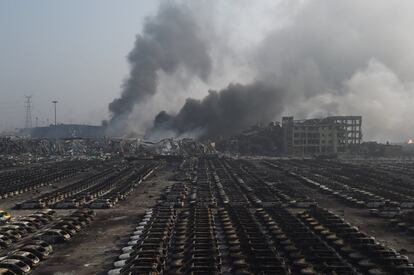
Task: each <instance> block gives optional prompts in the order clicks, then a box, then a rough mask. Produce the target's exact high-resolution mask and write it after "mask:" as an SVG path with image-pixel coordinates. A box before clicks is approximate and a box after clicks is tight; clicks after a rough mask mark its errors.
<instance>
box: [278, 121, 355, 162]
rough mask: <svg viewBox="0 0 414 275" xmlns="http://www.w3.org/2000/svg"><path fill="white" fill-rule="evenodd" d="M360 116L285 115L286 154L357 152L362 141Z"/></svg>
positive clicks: (284, 140) (284, 148)
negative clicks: (295, 117) (298, 118)
mask: <svg viewBox="0 0 414 275" xmlns="http://www.w3.org/2000/svg"><path fill="white" fill-rule="evenodd" d="M361 126H362V117H361V116H331V117H326V118H316V119H306V120H294V118H293V116H289V117H283V119H282V131H283V151H284V154H286V155H330V154H332V155H334V154H338V153H350V152H356V151H357V150H358V148H359V145H360V144H361V142H362V132H361Z"/></svg>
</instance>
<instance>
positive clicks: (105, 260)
mask: <svg viewBox="0 0 414 275" xmlns="http://www.w3.org/2000/svg"><path fill="white" fill-rule="evenodd" d="M172 175H173V174H172V171H171V170H169V169H162V170H159V171H157V172H156V173H155V174H154V175H153V176H151V177H150V178H149V179H147V180H146V181H144V182H143V183H141V185H140V186H139V187H137V188H136V189H135V190H134V191H133V193H131V194H130V195H129V196H128V198H127V200H125V201H122V202H120V203H118V204H117V205H116V206H115V207H114V208H112V209H106V210H97V211H96V212H97V214H96V217H95V221H94V222H93V223H92V224H91V225H89V227H87V228H85V230H82V231H81V232H80V233H79V234H78V235H76V236H74V237H73V239H72V240H70V241H69V242H67V243H65V244H62V245H57V246H55V248H54V253H53V255H52V256H51V257H50V258H49V259H48V260H46V261H45V262H43V263H42V264H41V265H40V266H39V267H37V268H36V269H35V270H34V271H33V272H32V274H34V275H49V274H50V275H52V274H53V275H72V274H73V275H75V274H76V275H90V274H106V273H107V271H108V270H109V269H111V268H112V264H113V261H114V260H115V259H116V257H117V256H118V255H119V254H120V248H122V247H123V246H124V245H125V244H126V242H127V240H128V238H129V235H130V234H131V233H132V231H133V229H134V227H135V226H136V224H137V223H138V218H139V217H140V216H141V215H142V214H143V213H144V211H145V209H146V208H148V207H151V206H153V205H154V204H155V203H156V201H157V198H158V197H159V195H160V194H161V191H162V190H163V189H164V188H165V187H167V186H169V185H171V184H173V183H174V181H172V180H171V177H172Z"/></svg>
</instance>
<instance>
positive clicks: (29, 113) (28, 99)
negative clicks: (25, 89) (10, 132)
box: [24, 95, 32, 129]
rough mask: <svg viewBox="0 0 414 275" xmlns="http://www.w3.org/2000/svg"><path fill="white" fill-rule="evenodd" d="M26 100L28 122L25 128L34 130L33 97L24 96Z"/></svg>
mask: <svg viewBox="0 0 414 275" xmlns="http://www.w3.org/2000/svg"><path fill="white" fill-rule="evenodd" d="M24 97H25V98H26V101H25V108H26V121H25V123H24V128H26V129H30V128H32V96H31V95H30V96H27V95H25V96H24Z"/></svg>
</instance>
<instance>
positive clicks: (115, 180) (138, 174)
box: [16, 163, 157, 209]
mask: <svg viewBox="0 0 414 275" xmlns="http://www.w3.org/2000/svg"><path fill="white" fill-rule="evenodd" d="M156 167H157V163H146V164H142V165H140V164H138V165H134V164H132V165H127V164H123V163H110V164H107V165H105V166H103V167H101V168H100V169H97V171H95V172H94V173H92V174H89V175H87V176H85V177H83V178H81V179H79V180H77V181H76V182H74V183H72V184H69V185H66V186H63V187H61V188H58V189H56V190H53V191H50V192H48V193H45V194H42V195H40V196H38V197H37V198H35V199H29V200H27V201H24V202H22V203H19V204H17V205H16V208H18V209H38V208H53V209H74V208H79V207H88V208H92V209H102V208H111V207H113V206H115V205H116V204H117V203H118V201H120V200H124V199H126V197H127V196H128V195H129V194H130V193H131V192H132V191H133V190H134V188H135V187H137V186H138V185H139V184H140V183H141V182H142V181H143V180H145V179H146V178H147V177H148V176H149V175H151V174H152V173H153V171H154V170H155V169H156Z"/></svg>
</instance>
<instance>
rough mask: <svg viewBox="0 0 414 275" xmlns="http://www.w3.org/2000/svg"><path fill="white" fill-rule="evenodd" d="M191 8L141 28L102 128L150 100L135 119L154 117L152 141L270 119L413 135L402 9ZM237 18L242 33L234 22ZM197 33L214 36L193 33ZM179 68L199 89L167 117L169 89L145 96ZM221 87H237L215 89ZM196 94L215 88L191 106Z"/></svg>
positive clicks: (407, 4) (166, 9)
mask: <svg viewBox="0 0 414 275" xmlns="http://www.w3.org/2000/svg"><path fill="white" fill-rule="evenodd" d="M183 1H185V0H183ZM190 2H191V1H188V2H187V3H190ZM193 2H194V1H193ZM197 3H201V4H199V5H187V6H186V5H183V4H177V3H175V4H172V3H171V2H170V4H162V5H161V8H160V10H159V12H158V14H157V15H156V16H155V17H153V18H150V19H149V20H148V21H147V23H146V24H145V26H144V31H143V34H142V35H140V36H138V37H137V41H136V46H135V48H134V50H133V51H132V52H131V54H130V56H129V60H130V62H131V65H132V70H131V76H130V78H129V79H128V80H127V81H126V83H125V85H124V91H123V94H122V96H121V98H119V99H117V100H115V101H114V102H113V103H112V104H111V106H110V110H111V112H112V114H113V119H112V120H113V121H116V120H118V119H119V118H122V119H121V120H123V119H124V118H125V117H129V116H130V114H131V112H132V111H133V109H134V107H135V106H136V105H137V104H138V105H139V103H142V102H144V101H147V100H148V99H149V98H151V100H152V101H154V102H152V104H151V105H150V107H149V106H147V108H148V109H150V110H148V112H147V113H151V114H157V113H158V115H157V116H156V118H155V120H154V123H153V125H149V127H148V129H149V130H148V137H151V138H153V139H155V138H159V139H160V138H163V137H169V136H176V137H177V136H178V137H184V136H192V137H200V138H209V137H217V136H223V137H224V136H229V135H232V134H236V133H237V132H238V131H241V130H243V129H244V128H246V127H248V126H250V125H251V124H254V123H256V122H261V121H263V122H267V121H271V120H279V119H280V116H281V115H294V116H295V117H297V118H310V117H322V116H327V115H362V116H363V125H364V126H363V132H364V133H363V134H364V139H365V140H371V139H379V140H381V141H385V140H390V141H402V140H404V139H406V138H409V137H413V136H414V133H413V132H412V130H411V129H414V120H413V119H410V118H412V117H413V112H412V111H411V110H413V109H414V106H413V105H414V101H413V99H414V88H413V87H414V85H413V83H414V79H413V76H414V51H412V49H413V48H414V36H412V35H411V29H412V26H413V25H414V17H413V16H412V10H414V2H413V1H410V0H400V1H397V2H395V1H393V2H391V1H388V0H366V1H360V0H338V1H331V0H279V1H255V3H252V2H251V1H230V2H229V3H231V4H229V5H224V4H220V3H222V1H206V2H203V1H200V2H197ZM202 3H208V4H207V5H203V4H202ZM195 6H197V8H194V7H195ZM200 6H201V7H202V8H200ZM264 6H265V8H264ZM257 7H260V8H257ZM209 9H211V10H215V11H211V10H209ZM253 10H254V11H255V13H252V12H251V11H253ZM217 11H219V12H217ZM195 18H196V19H197V20H196V19H195ZM200 18H202V21H203V23H202V24H200V20H201V19H200ZM246 19H248V20H247V21H248V22H249V24H248V26H246V24H234V22H246ZM197 21H198V23H197ZM200 25H209V26H214V27H216V28H218V29H216V30H214V32H203V31H202V29H200ZM223 26H225V27H224V28H223ZM240 26H241V27H240ZM252 26H253V27H252ZM223 29H224V30H223ZM184 30H185V31H184ZM171 33H174V34H173V35H172V34H171ZM213 34H214V35H213ZM258 40H260V41H258ZM223 64H224V65H223ZM179 68H180V69H181V68H182V69H183V70H185V71H186V72H187V73H188V74H189V75H190V78H194V79H201V80H204V81H205V80H207V79H208V83H207V84H206V85H205V86H204V88H203V86H197V85H195V86H192V87H194V89H193V92H192V93H191V94H190V98H188V99H187V100H184V99H183V98H182V95H183V93H181V96H180V97H176V100H175V103H181V104H178V105H179V106H181V107H177V108H176V109H174V108H171V107H170V106H165V100H166V99H171V98H172V97H174V95H175V93H179V92H177V90H179V86H178V88H175V89H170V90H169V91H163V93H162V94H160V93H158V94H157V95H156V96H155V97H154V94H156V90H157V84H158V83H157V80H158V77H159V74H160V75H168V80H169V81H170V82H171V83H174V81H171V80H174V79H176V78H177V77H176V73H177V71H178V69H179ZM194 76H196V77H194ZM177 81H179V80H177ZM217 83H219V85H217ZM223 83H226V84H223ZM227 83H242V84H231V85H229V86H228V87H227V88H225V89H223V90H220V87H225V86H226V85H227ZM249 83H250V84H249ZM160 86H162V87H165V86H166V87H168V86H171V87H175V86H174V85H165V83H161V85H160ZM205 87H218V89H217V88H216V90H220V91H219V92H216V91H209V92H208V94H204V95H205V97H204V98H203V91H207V90H208V89H209V88H205ZM167 90H168V89H167ZM163 100H164V101H163ZM161 101H163V102H164V103H160V102H161ZM141 105H142V104H141ZM174 105H175V106H177V104H174ZM166 107H167V108H166ZM163 109H164V110H165V109H168V112H159V110H163ZM138 117H139V116H138ZM130 123H132V124H134V123H137V122H136V121H135V122H134V121H130Z"/></svg>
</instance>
